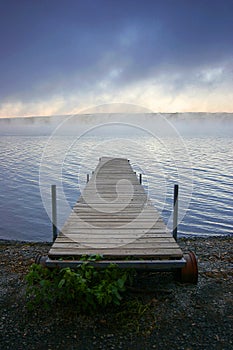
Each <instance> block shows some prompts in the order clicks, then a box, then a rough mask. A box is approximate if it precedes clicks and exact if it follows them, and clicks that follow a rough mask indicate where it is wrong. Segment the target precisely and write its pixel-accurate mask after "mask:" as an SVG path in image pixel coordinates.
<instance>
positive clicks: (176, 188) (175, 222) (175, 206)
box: [173, 185, 179, 241]
mask: <svg viewBox="0 0 233 350" xmlns="http://www.w3.org/2000/svg"><path fill="white" fill-rule="evenodd" d="M178 192H179V186H178V185H174V200H173V237H174V239H175V240H176V241H177V225H178Z"/></svg>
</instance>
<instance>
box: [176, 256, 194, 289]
mask: <svg viewBox="0 0 233 350" xmlns="http://www.w3.org/2000/svg"><path fill="white" fill-rule="evenodd" d="M184 259H185V260H186V265H185V266H184V267H183V268H182V269H180V270H178V271H177V273H176V275H175V277H176V280H177V281H179V282H182V283H193V284H197V282H198V266H197V259H196V256H195V254H194V253H193V252H191V251H189V252H188V253H187V254H184Z"/></svg>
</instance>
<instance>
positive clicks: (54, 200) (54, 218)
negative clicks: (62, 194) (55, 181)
mask: <svg viewBox="0 0 233 350" xmlns="http://www.w3.org/2000/svg"><path fill="white" fill-rule="evenodd" d="M51 192H52V224H53V242H54V241H55V239H56V238H57V193H56V185H52V186H51Z"/></svg>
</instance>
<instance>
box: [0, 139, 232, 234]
mask: <svg viewBox="0 0 233 350" xmlns="http://www.w3.org/2000/svg"><path fill="white" fill-rule="evenodd" d="M47 141H48V138H47V137H29V136H28V137H23V136H1V138H0V146H1V148H0V150H1V151H0V170H1V171H0V180H1V190H0V215H1V222H0V238H4V239H19V240H34V241H35V240H36V241H37V240H51V237H52V234H51V223H50V219H49V215H50V211H51V206H50V202H49V203H47V204H46V205H47V208H46V209H47V211H48V214H47V212H46V210H45V208H44V203H42V200H41V194H40V190H41V192H42V196H44V198H45V200H46V201H49V200H50V185H51V184H53V183H57V185H58V215H59V225H60V226H62V224H63V223H64V221H65V219H66V217H67V215H69V210H70V208H71V207H72V206H73V205H74V203H75V202H76V200H77V198H78V196H79V195H80V191H81V190H82V189H83V187H84V186H85V182H86V174H87V173H90V174H91V172H92V170H94V169H95V167H96V165H97V163H98V159H99V157H101V156H113V157H115V156H116V157H125V158H128V159H130V162H131V164H132V165H133V167H134V170H135V171H137V173H142V174H143V185H144V187H145V189H146V191H147V192H148V194H149V196H150V197H151V198H152V200H153V203H154V205H155V206H156V208H157V209H158V210H159V211H160V213H161V215H162V217H163V218H164V220H165V222H166V223H167V224H168V226H169V227H171V210H172V197H173V186H174V184H175V183H178V184H179V185H180V201H179V219H180V225H179V228H178V232H179V234H180V235H181V234H182V235H184V234H188V235H189V234H194V235H226V234H232V233H233V228H232V227H233V226H232V224H233V218H232V182H233V175H232V164H231V162H232V159H233V141H232V139H231V138H227V137H225V138H217V137H216V138H210V137H205V138H186V139H185V140H184V143H185V145H184V144H182V142H180V141H179V140H177V139H176V138H165V137H164V138H162V139H158V138H156V137H152V136H149V135H146V134H145V135H141V136H138V135H137V136H133V135H131V137H126V136H122V137H118V138H114V137H111V138H108V137H104V138H103V137H98V136H94V135H90V134H89V135H87V136H86V137H83V138H75V137H71V136H70V137H62V136H60V137H57V138H54V140H53V141H52V143H50V144H49V145H48V147H47V149H46V153H45V154H44V158H43V164H42V166H40V165H41V158H42V154H43V150H44V149H45V146H46V144H47ZM40 171H41V173H40V176H41V189H40V187H39V172H40ZM62 192H63V193H62ZM63 194H64V196H65V198H66V201H67V203H68V204H69V206H67V207H66V210H65V209H64V206H63V205H64V203H63V199H64V198H63ZM67 208H68V209H67Z"/></svg>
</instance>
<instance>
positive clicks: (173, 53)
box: [0, 0, 233, 102]
mask: <svg viewBox="0 0 233 350" xmlns="http://www.w3.org/2000/svg"><path fill="white" fill-rule="evenodd" d="M232 13H233V1H231V0H221V1H220V0H219V1H214V0H206V1H205V0H199V1H198V0H197V1H183V0H180V1H179V0H178V1H173V0H171V1H169V0H168V1H166V0H164V1H155V0H154V1H153V0H151V1H150V0H147V1H130V0H124V1H113V0H112V1H111V0H108V1H107V0H106V1H104V0H95V1H90V0H89V1H88V0H78V1H76V0H68V1H62V0H61V1H59V0H56V1H55V0H48V1H31V0H21V1H18V0H15V1H12V0H6V1H4V0H1V2H0V42H1V47H0V49H1V61H0V62H1V65H0V76H1V86H0V102H4V101H11V100H17V99H21V100H23V101H28V100H30V99H34V100H37V99H38V100H39V99H41V98H45V97H47V96H48V94H49V95H50V96H53V95H56V94H62V95H66V94H69V93H72V91H75V90H77V89H80V90H82V91H84V92H85V91H88V90H89V89H92V88H93V89H94V88H95V87H96V85H97V84H98V83H99V82H101V81H102V80H106V79H107V80H108V82H109V84H110V85H111V86H113V87H114V86H121V87H122V86H127V84H130V83H133V82H135V81H140V79H143V80H145V79H147V78H151V77H156V76H158V75H160V74H161V73H167V74H170V73H171V72H176V71H177V70H178V71H180V72H184V74H185V70H186V69H191V70H192V69H196V68H197V67H204V66H206V65H209V64H212V63H215V62H224V61H228V60H230V59H232V57H233V40H232V33H233V21H232ZM180 85H182V82H179V86H180Z"/></svg>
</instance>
